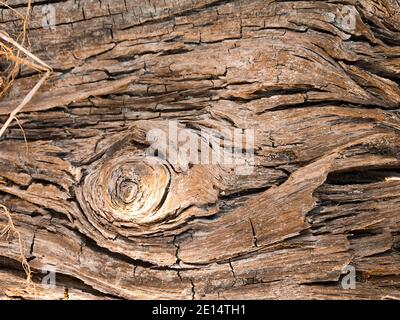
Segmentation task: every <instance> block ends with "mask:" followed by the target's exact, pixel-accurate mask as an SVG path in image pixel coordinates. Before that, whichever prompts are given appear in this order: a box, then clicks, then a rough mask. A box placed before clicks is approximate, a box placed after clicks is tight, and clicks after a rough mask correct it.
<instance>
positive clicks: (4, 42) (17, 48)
mask: <svg viewBox="0 0 400 320" xmlns="http://www.w3.org/2000/svg"><path fill="white" fill-rule="evenodd" d="M0 4H1V5H3V6H6V7H8V8H10V9H11V10H13V11H14V12H15V13H16V14H17V15H18V16H20V17H21V18H22V19H23V27H22V32H21V35H20V36H19V37H18V38H19V39H20V41H19V42H18V39H17V40H14V39H13V38H12V37H10V36H9V35H8V34H7V33H6V32H5V31H2V30H0V40H1V42H0V58H2V59H5V60H6V61H7V62H9V63H10V66H9V67H8V68H7V70H6V71H5V75H6V76H5V77H2V78H0V98H1V97H2V96H4V95H5V94H6V93H7V92H8V90H9V89H10V88H11V85H12V83H13V82H14V80H15V78H16V77H17V75H18V74H19V71H20V68H21V66H22V65H24V66H26V67H28V68H30V69H32V70H35V71H39V72H45V74H44V75H43V76H42V78H41V79H40V80H39V81H38V82H37V83H36V85H35V86H34V87H33V88H32V89H31V90H30V91H29V93H28V94H27V95H26V96H25V98H24V99H23V100H22V102H21V103H20V104H19V105H18V106H17V107H16V108H15V109H14V110H13V111H12V112H11V113H10V115H9V117H8V119H7V121H6V122H5V123H4V124H3V126H2V127H1V129H0V137H1V136H2V135H3V134H4V132H5V131H6V130H7V128H8V127H9V126H10V124H11V122H12V121H13V120H14V119H15V116H16V115H17V113H19V112H20V111H21V110H22V108H23V107H25V106H26V105H27V104H28V103H29V102H30V101H31V100H32V98H33V96H34V95H35V94H36V92H37V91H38V90H39V88H40V87H41V86H42V85H43V83H44V82H45V81H46V79H47V78H48V77H49V76H50V74H51V72H52V68H51V67H50V66H48V65H47V64H46V63H44V62H43V61H42V60H41V59H39V58H38V57H36V56H35V55H34V54H32V53H31V52H30V51H29V50H27V49H26V48H25V47H24V45H25V43H27V42H28V41H27V27H28V23H29V16H30V10H31V0H28V2H27V9H26V14H25V16H22V15H21V14H20V13H19V12H17V11H16V10H15V9H12V8H11V7H9V6H8V5H7V4H6V3H4V2H1V1H0ZM22 56H25V57H22Z"/></svg>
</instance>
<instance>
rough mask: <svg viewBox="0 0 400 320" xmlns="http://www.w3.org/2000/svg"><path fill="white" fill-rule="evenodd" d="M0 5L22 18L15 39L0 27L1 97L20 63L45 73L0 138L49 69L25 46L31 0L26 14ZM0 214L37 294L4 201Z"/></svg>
mask: <svg viewBox="0 0 400 320" xmlns="http://www.w3.org/2000/svg"><path fill="white" fill-rule="evenodd" d="M0 5H1V6H3V7H7V8H9V9H10V10H12V11H13V12H14V13H15V14H16V15H17V16H18V17H20V18H21V19H22V32H21V34H20V35H19V36H18V37H17V38H16V39H13V38H12V37H11V36H9V35H8V34H7V33H6V32H5V31H3V30H1V29H0V60H5V61H6V62H7V68H6V70H5V71H4V72H3V73H2V74H0V98H1V97H3V96H5V95H6V94H7V93H8V91H9V90H10V88H11V86H12V84H13V82H14V81H15V79H16V77H17V76H18V74H19V72H20V70H21V67H22V66H25V67H27V68H30V69H32V70H35V71H38V72H45V74H44V75H43V76H42V77H41V78H40V80H39V81H38V82H37V83H36V85H35V86H34V87H33V88H32V89H31V90H30V91H29V93H28V94H27V95H26V96H25V97H24V99H23V100H22V101H21V102H20V103H19V105H18V106H16V107H15V108H14V110H13V111H12V112H11V113H10V115H9V117H8V119H7V120H6V122H5V123H4V124H3V126H2V127H1V128H0V138H1V136H2V135H3V134H4V132H5V131H6V130H7V128H8V127H9V125H10V124H11V122H12V121H13V120H14V119H15V120H16V121H17V123H18V125H19V127H20V128H21V129H22V126H21V124H20V122H19V120H18V119H17V118H16V115H17V114H18V113H19V112H20V111H21V110H22V109H23V107H24V106H26V105H27V104H28V103H29V102H30V101H31V100H32V98H33V96H34V95H35V94H36V93H37V91H38V90H39V88H40V87H41V86H42V85H43V83H44V82H45V81H46V79H47V78H48V77H49V76H50V74H51V72H52V68H51V67H50V66H48V65H47V64H46V63H44V62H43V61H42V60H40V59H39V58H38V57H36V56H35V55H34V54H32V53H31V52H30V51H29V50H28V49H26V46H29V41H28V37H27V28H28V24H29V16H30V11H31V0H28V1H27V7H26V13H25V15H22V14H21V13H19V12H18V11H16V10H15V9H13V8H11V7H10V6H9V5H7V4H6V3H4V2H2V1H0ZM22 131H23V130H22ZM23 134H24V140H25V142H26V136H25V133H24V132H23ZM26 145H27V143H26ZM0 215H3V216H5V218H6V219H7V222H6V224H5V226H4V227H3V228H2V229H0V238H3V237H5V238H6V239H8V238H9V237H16V238H17V239H18V245H19V248H20V260H21V264H22V268H23V270H24V271H25V273H26V283H27V292H28V293H34V294H35V295H36V290H35V286H34V283H33V282H32V272H31V268H30V266H29V263H28V261H27V259H26V255H25V245H24V242H23V240H22V236H21V233H20V232H19V231H18V230H17V228H16V227H15V225H14V222H13V219H12V217H11V213H10V210H9V209H8V208H7V207H6V206H4V205H3V204H0Z"/></svg>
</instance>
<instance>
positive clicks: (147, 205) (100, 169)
mask: <svg viewBox="0 0 400 320" xmlns="http://www.w3.org/2000/svg"><path fill="white" fill-rule="evenodd" d="M170 180H171V175H170V171H169V168H168V166H167V164H166V163H164V162H163V161H162V160H161V159H159V158H155V157H148V156H144V155H135V154H133V153H131V152H129V151H125V152H120V153H119V154H118V155H113V156H112V157H111V158H108V159H106V160H102V161H99V163H97V164H96V166H95V168H94V169H93V170H91V171H90V173H89V175H87V176H86V178H85V180H84V183H83V187H82V195H83V198H84V199H85V202H86V203H87V204H88V205H89V206H86V207H87V208H88V209H89V210H85V211H86V214H89V215H91V216H92V217H91V218H92V219H91V220H93V219H96V220H97V219H99V220H101V221H99V222H100V223H101V224H104V222H108V224H110V223H114V224H115V223H119V222H127V223H130V225H129V227H133V226H135V225H136V226H140V225H148V224H152V223H153V222H155V220H154V219H155V218H154V217H155V216H156V215H155V213H156V212H157V210H158V209H159V208H160V207H161V206H162V204H163V201H164V199H165V196H166V194H167V192H168V186H169V184H170ZM159 218H160V217H158V218H157V219H159ZM102 220H105V221H102Z"/></svg>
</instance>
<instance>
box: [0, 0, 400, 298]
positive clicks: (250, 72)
mask: <svg viewBox="0 0 400 320" xmlns="http://www.w3.org/2000/svg"><path fill="white" fill-rule="evenodd" d="M7 3H8V4H9V5H10V6H11V7H13V8H15V10H17V11H20V12H24V10H25V6H26V1H23V0H12V1H8V2H7ZM47 3H51V5H52V6H53V7H54V9H55V13H56V24H55V25H54V26H53V27H52V28H44V27H43V8H44V6H45V5H47ZM0 11H1V12H0V28H2V29H3V30H5V31H6V32H7V33H9V34H10V35H11V36H15V35H17V34H18V32H19V31H20V28H21V21H20V20H19V18H18V16H16V15H15V13H14V12H13V11H12V10H10V9H8V8H6V7H4V6H3V7H1V6H0ZM349 14H351V18H352V19H353V21H354V26H353V28H351V29H349V28H348V25H347V24H346V23H345V21H346V19H348V18H349V17H348V16H346V15H349ZM31 17H32V18H31V22H30V26H29V38H30V42H31V50H32V52H33V53H34V54H35V55H37V56H38V57H39V58H40V59H42V60H43V61H45V62H46V63H47V64H49V65H51V67H52V68H53V69H54V73H53V74H52V76H51V78H50V79H49V80H48V81H47V82H46V83H45V84H44V85H43V86H42V88H41V89H40V91H39V92H38V93H37V94H36V95H35V97H34V99H33V100H32V101H31V102H30V103H29V105H27V106H26V107H25V108H24V110H23V113H22V114H20V115H19V116H18V119H19V122H20V123H21V126H22V127H23V129H24V133H25V136H26V139H27V145H26V144H25V142H24V135H23V133H22V131H21V129H20V127H19V126H18V124H17V123H13V124H12V126H10V128H9V129H8V130H7V131H6V133H5V135H4V136H3V137H2V138H1V139H0V203H1V204H3V205H5V206H6V207H7V208H9V209H10V211H11V215H12V218H13V221H14V223H15V226H16V227H17V229H18V230H19V232H20V233H21V236H22V239H23V242H24V245H25V248H26V258H27V259H28V261H29V264H30V266H31V269H32V272H33V280H34V281H35V282H36V283H37V286H36V287H37V295H36V296H34V295H32V293H30V292H28V291H26V290H25V289H24V276H25V275H24V273H23V271H22V269H21V265H20V263H19V260H20V248H19V244H18V240H17V239H16V238H15V237H14V238H13V237H9V238H7V239H6V238H4V237H3V238H2V239H0V298H11V299H12V298H25V299H32V298H41V299H61V298H63V297H64V295H65V288H68V293H69V298H71V299H119V298H125V299H339V298H341V299H389V298H396V299H399V298H400V255H399V253H400V209H399V208H400V171H399V169H400V147H399V143H400V117H399V109H400V108H399V105H400V88H399V83H400V82H399V81H400V80H399V79H400V3H399V1H396V0H380V1H373V0H360V1H352V0H349V1H271V0H231V1H229V0H198V1H192V0H190V1H189V0H179V1H178V0H170V1H164V0H148V1H139V0H137V1H136V0H125V1H124V0H113V1H111V0H101V1H90V0H80V1H75V0H56V1H38V0H37V1H36V0H35V1H32V13H31ZM39 77H40V75H38V74H36V73H32V72H31V71H30V70H24V69H23V70H22V71H21V74H20V75H19V77H18V78H17V79H16V81H15V83H14V84H13V86H12V89H11V91H10V92H9V94H8V95H7V96H5V97H3V98H2V99H1V100H0V123H4V122H5V120H6V118H7V116H8V114H9V113H10V112H11V111H12V110H13V108H15V107H16V106H17V105H18V102H20V101H21V100H22V99H23V98H24V96H25V95H26V94H27V93H28V92H29V91H30V89H31V88H32V87H33V86H34V85H35V83H36V82H37V81H38V79H39ZM0 79H1V78H0ZM0 82H1V80H0ZM171 121H175V122H176V123H177V124H178V130H179V131H180V132H181V131H182V132H185V133H187V134H189V136H190V137H192V138H193V139H197V140H198V141H200V145H201V146H204V147H205V148H206V150H208V152H219V147H218V146H212V147H211V146H209V145H208V144H204V143H203V142H201V141H203V140H202V138H203V136H202V135H204V134H205V135H207V136H209V137H212V136H215V135H216V134H217V132H221V131H222V130H225V131H228V132H233V131H234V130H237V129H239V130H242V132H244V131H245V130H246V129H251V130H254V132H255V137H254V147H252V150H245V151H247V152H254V170H253V171H252V172H249V173H248V174H247V175H238V174H237V173H236V172H235V166H232V165H220V164H190V165H189V166H188V167H187V168H183V167H181V166H179V165H176V164H174V163H169V162H168V161H164V160H161V159H159V158H154V159H150V158H149V157H148V156H146V150H148V147H149V146H150V143H149V141H148V139H147V137H148V132H149V131H151V130H161V131H164V132H167V131H168V125H169V124H170V123H171ZM232 143H233V146H234V147H235V142H234V141H232ZM221 148H222V147H221ZM236 156H237V157H239V158H240V154H239V155H236ZM5 223H6V219H5V217H3V216H2V215H0V225H3V224H5ZM48 265H52V266H55V268H56V271H57V285H56V287H55V288H52V289H44V288H43V287H42V286H41V285H40V281H41V277H42V276H43V274H42V270H43V269H45V268H46V266H48ZM348 265H351V266H354V267H355V268H356V271H357V287H356V289H354V290H344V289H343V288H342V286H341V280H342V278H343V270H344V269H345V267H346V266H348Z"/></svg>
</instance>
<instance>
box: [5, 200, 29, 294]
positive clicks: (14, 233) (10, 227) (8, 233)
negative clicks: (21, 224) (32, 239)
mask: <svg viewBox="0 0 400 320" xmlns="http://www.w3.org/2000/svg"><path fill="white" fill-rule="evenodd" d="M0 215H4V216H5V217H6V219H7V223H6V224H5V226H4V227H3V228H2V229H0V238H5V239H6V240H8V239H9V238H10V237H16V238H17V239H18V245H19V255H20V260H21V264H22V268H23V269H24V271H25V274H26V291H27V292H29V293H34V294H35V292H36V290H35V285H34V283H33V281H32V272H31V267H30V265H29V263H28V260H26V255H25V243H24V242H23V241H22V236H21V233H20V232H19V231H18V230H17V228H16V227H15V225H14V222H13V219H12V217H11V213H10V210H8V208H7V207H6V206H4V205H2V204H0Z"/></svg>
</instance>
